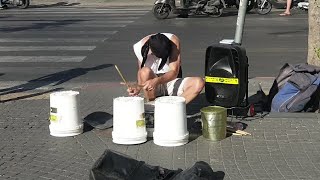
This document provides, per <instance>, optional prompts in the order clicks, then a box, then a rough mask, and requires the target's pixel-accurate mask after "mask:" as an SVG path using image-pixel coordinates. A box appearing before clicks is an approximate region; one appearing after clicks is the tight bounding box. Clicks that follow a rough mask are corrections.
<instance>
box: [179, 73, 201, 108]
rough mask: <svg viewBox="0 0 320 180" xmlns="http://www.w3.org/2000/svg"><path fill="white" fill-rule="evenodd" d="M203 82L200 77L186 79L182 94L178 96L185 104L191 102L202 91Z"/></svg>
mask: <svg viewBox="0 0 320 180" xmlns="http://www.w3.org/2000/svg"><path fill="white" fill-rule="evenodd" d="M203 87H204V80H203V79H202V78H200V77H188V79H186V82H185V83H184V85H183V93H182V94H181V95H180V96H182V97H184V98H185V99H186V103H189V102H190V101H192V100H193V99H194V98H195V97H197V95H198V94H199V93H200V92H201V91H202V89H203Z"/></svg>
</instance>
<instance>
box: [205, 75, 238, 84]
mask: <svg viewBox="0 0 320 180" xmlns="http://www.w3.org/2000/svg"><path fill="white" fill-rule="evenodd" d="M205 81H206V82H209V83H221V84H239V79H238V78H223V77H211V76H206V77H205Z"/></svg>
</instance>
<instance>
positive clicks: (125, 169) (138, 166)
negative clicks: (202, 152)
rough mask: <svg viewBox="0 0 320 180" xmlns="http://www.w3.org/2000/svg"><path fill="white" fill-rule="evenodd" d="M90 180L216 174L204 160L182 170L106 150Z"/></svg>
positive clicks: (180, 179) (206, 179)
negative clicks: (163, 166)
mask: <svg viewBox="0 0 320 180" xmlns="http://www.w3.org/2000/svg"><path fill="white" fill-rule="evenodd" d="M89 179H90V180H185V179H190V180H211V179H212V180H213V179H215V174H214V172H213V171H212V169H211V167H210V166H209V165H208V164H207V163H206V162H203V161H200V162H196V163H195V165H194V166H192V167H191V168H189V169H186V170H184V171H182V170H181V169H177V170H170V169H166V168H162V167H159V166H151V165H148V164H146V163H145V162H143V161H138V160H135V159H133V158H131V157H129V156H127V155H124V154H121V153H118V152H115V151H111V150H106V151H105V152H104V153H103V154H102V156H101V157H100V158H99V159H98V160H97V161H96V162H95V163H94V165H93V167H92V169H91V170H90V175H89Z"/></svg>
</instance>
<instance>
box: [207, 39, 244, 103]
mask: <svg viewBox="0 0 320 180" xmlns="http://www.w3.org/2000/svg"><path fill="white" fill-rule="evenodd" d="M241 53H244V55H243V54H242V55H241ZM243 57H245V58H246V56H245V51H244V52H243V51H239V49H237V48H234V46H232V45H229V46H226V45H220V44H219V45H216V46H210V47H208V48H207V51H206V63H205V66H206V67H205V76H206V84H205V93H206V98H207V100H208V101H209V102H210V103H213V104H214V105H218V106H223V107H235V106H238V105H239V104H240V103H241V102H243V98H244V95H245V93H243V92H245V90H246V89H243V88H247V86H243V85H242V84H243V83H246V82H247V80H246V79H243V78H245V76H243V75H242V74H244V73H246V72H247V71H246V69H243V68H242V64H241V58H243ZM245 62H247V60H246V59H245V60H244V61H243V63H245ZM243 67H247V65H246V66H243Z"/></svg>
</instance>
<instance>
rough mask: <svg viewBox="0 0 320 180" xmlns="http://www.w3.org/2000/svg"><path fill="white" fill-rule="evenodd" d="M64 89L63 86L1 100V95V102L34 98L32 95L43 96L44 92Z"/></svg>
mask: <svg viewBox="0 0 320 180" xmlns="http://www.w3.org/2000/svg"><path fill="white" fill-rule="evenodd" d="M62 89H63V88H54V89H51V90H48V91H44V92H39V93H33V94H28V95H24V96H18V97H15V98H11V99H5V100H1V97H0V103H5V102H9V101H17V100H21V99H27V98H32V97H35V96H41V95H43V94H47V93H51V92H55V91H59V90H62Z"/></svg>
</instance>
